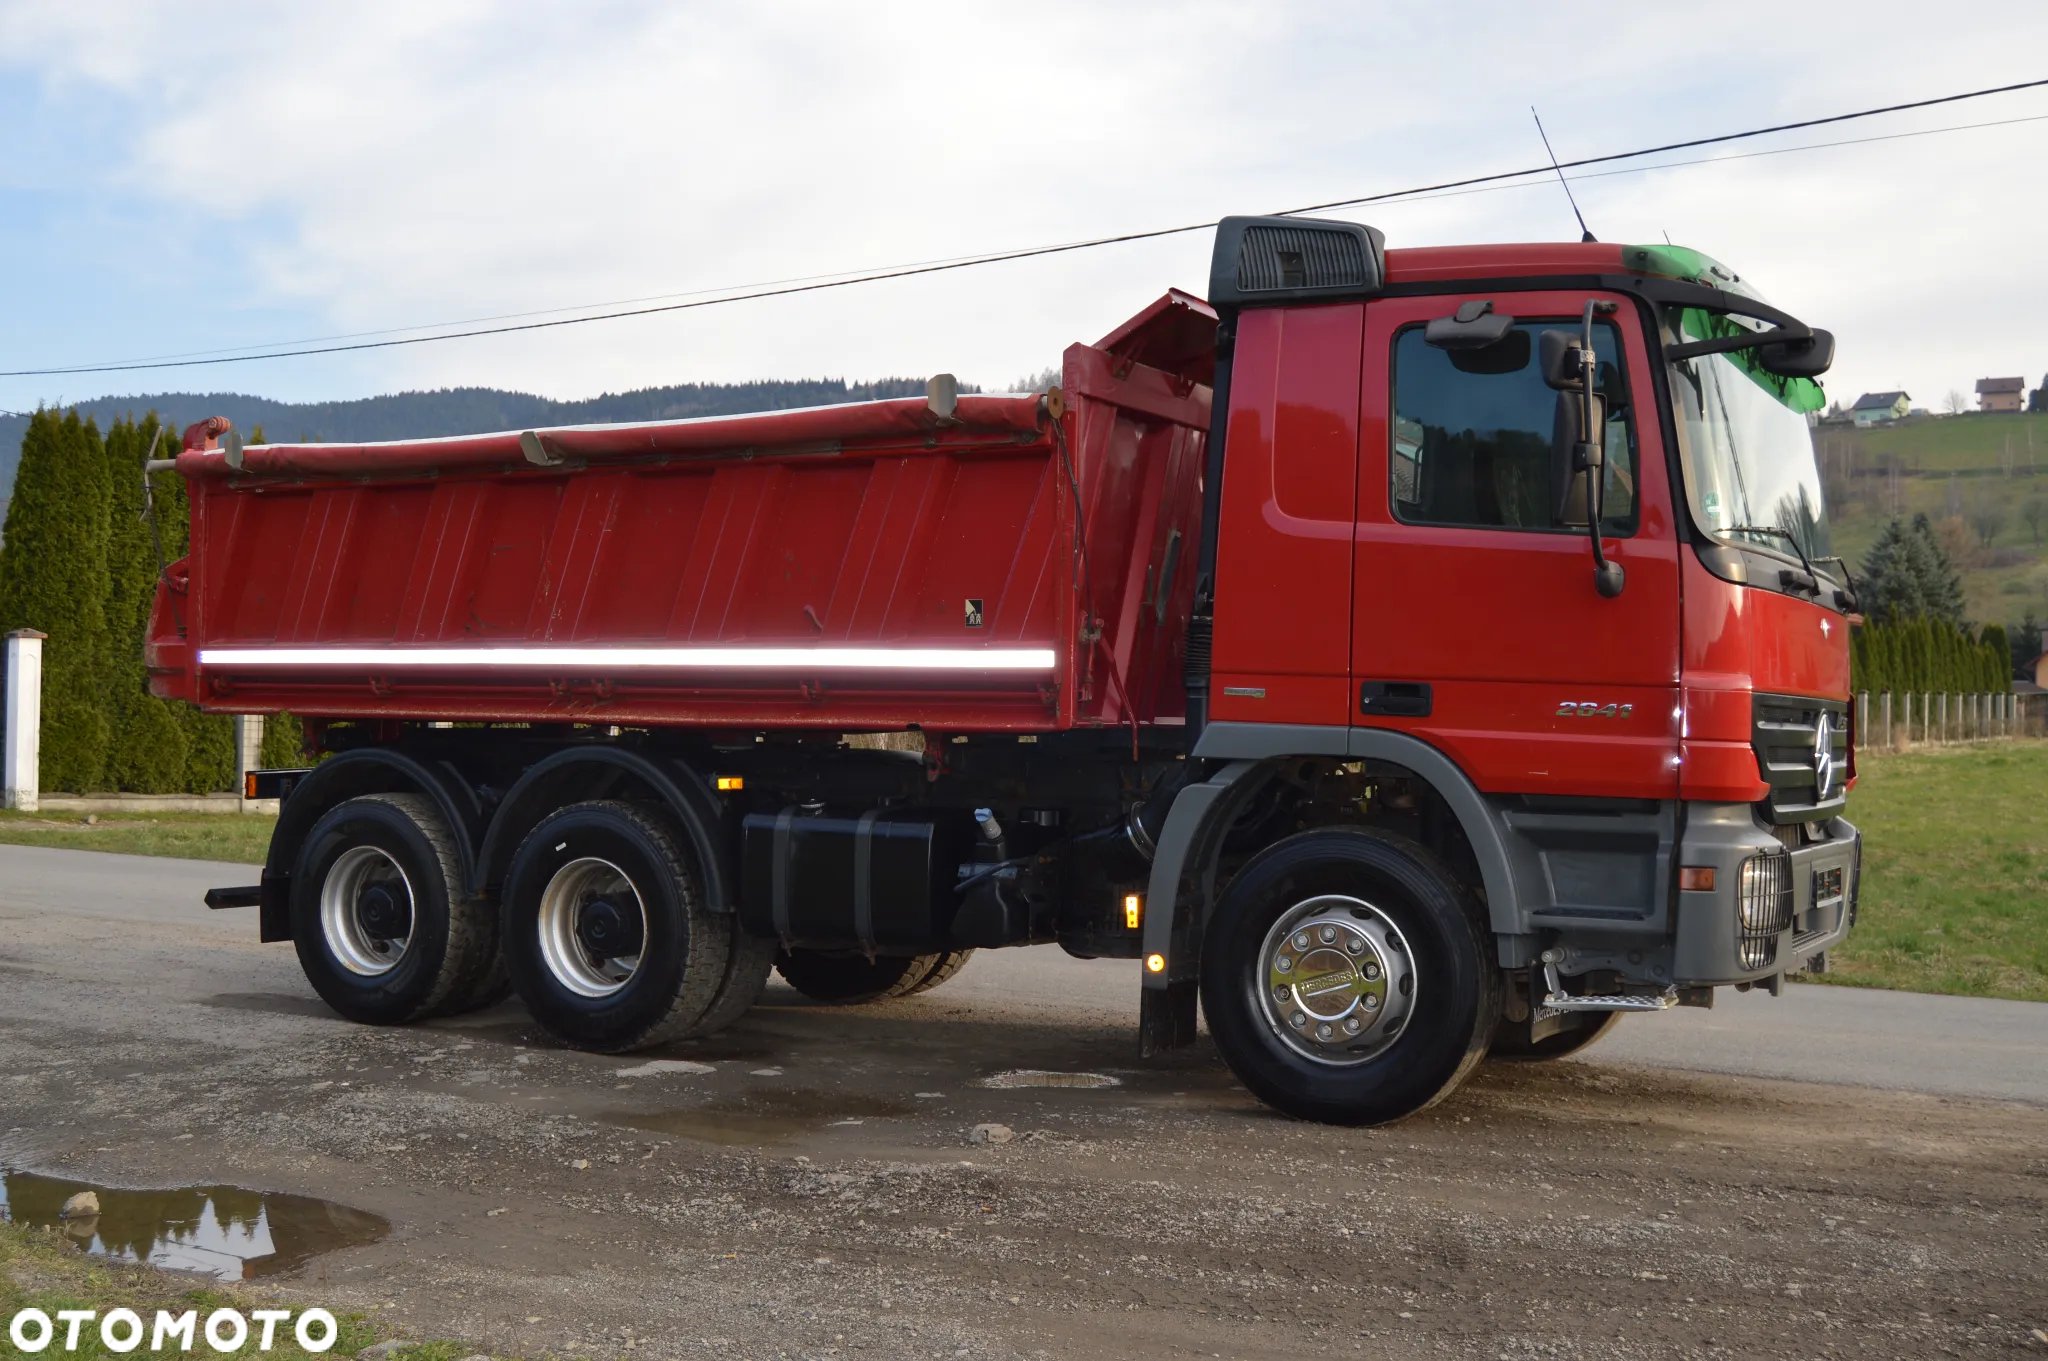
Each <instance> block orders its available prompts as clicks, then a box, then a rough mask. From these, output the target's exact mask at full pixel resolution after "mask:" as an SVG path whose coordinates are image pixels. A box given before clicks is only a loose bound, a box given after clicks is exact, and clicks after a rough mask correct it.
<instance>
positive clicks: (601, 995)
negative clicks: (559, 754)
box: [500, 800, 733, 1053]
mask: <svg viewBox="0 0 2048 1361" xmlns="http://www.w3.org/2000/svg"><path fill="white" fill-rule="evenodd" d="M683 847H684V842H683V838H682V835H681V834H680V833H679V832H678V831H677V830H676V829H675V828H674V826H673V825H671V824H670V822H669V821H668V819H667V818H665V817H663V816H661V815H659V814H657V813H654V812H652V811H650V810H648V809H645V808H642V807H639V806H638V805H635V804H629V803H620V802H614V801H608V800H607V801H597V802H592V803H578V804H571V805H570V806H568V807H567V808H563V809H559V810H557V811H556V812H554V813H551V814H549V815H548V816H547V817H546V818H544V819H542V821H541V823H540V825H539V826H537V827H535V828H534V829H533V830H532V831H531V832H529V833H527V836H526V839H525V840H524V841H522V842H521V843H520V845H519V849H518V850H517V851H516V852H514V853H513V856H512V867H511V870H510V872H509V873H508V874H507V875H506V877H505V890H504V895H503V905H502V908H501V912H502V924H501V927H500V936H501V939H502V941H503V949H504V954H505V966H506V969H507V971H508V972H509V973H510V975H511V978H512V985H513V987H514V988H515V989H516V990H517V991H518V993H519V997H520V1000H522V1001H523V1002H525V1003H526V1007H527V1010H529V1011H530V1012H532V1013H533V1018H534V1019H535V1020H536V1021H538V1022H540V1023H541V1025H543V1026H545V1027H546V1028H547V1029H548V1030H549V1031H551V1032H552V1033H554V1034H555V1035H558V1036H560V1037H561V1038H562V1039H564V1040H566V1041H568V1042H569V1043H570V1044H573V1045H577V1046H579V1047H581V1048H585V1049H596V1050H600V1051H604V1052H611V1053H616V1052H619V1051H623V1050H628V1049H637V1048H641V1047H644V1046H646V1045H651V1044H659V1043H662V1042H663V1041H666V1040H675V1039H681V1038H683V1037H685V1036H687V1035H690V1034H694V1033H696V1030H697V1028H698V1027H699V1026H700V1025H701V1024H702V1023H703V1021H704V1019H705V1017H706V1016H707V1015H708V1014H709V1012H710V1011H711V1008H712V1005H713V1003H714V1002H715V1001H717V1000H718V995H719V992H720V989H721V988H722V987H723V986H724V984H725V983H726V977H727V969H728V967H729V965H730V964H731V962H732V961H731V954H732V945H733V940H732V924H731V921H730V919H728V918H724V917H715V916H713V915H712V914H710V913H709V912H706V911H705V910H704V906H703V895H702V893H701V892H700V891H699V888H698V883H697V875H696V871H695V869H694V867H693V866H692V864H691V863H690V860H689V858H688V856H687V854H686V853H685V851H684V849H683Z"/></svg>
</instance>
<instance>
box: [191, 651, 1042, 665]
mask: <svg viewBox="0 0 2048 1361" xmlns="http://www.w3.org/2000/svg"><path fill="white" fill-rule="evenodd" d="M1056 660H1057V658H1056V657H1055V655H1054V653H1053V650H1052V649H1051V648H1049V647H1040V648H993V647H990V648H979V647H904V648H890V647H225V648H202V649H201V650H200V653H199V664H200V665H201V666H269V667H277V666H334V667H375V668H380V669H385V670H389V669H392V668H397V667H409V668H418V667H437V666H438V667H463V666H502V667H525V668H536V669H546V668H553V669H556V670H559V669H561V668H563V667H590V668H597V669H609V670H618V669H623V668H634V669H649V670H660V669H663V668H672V669H678V670H689V669H699V670H701V669H714V670H722V671H734V670H749V669H776V670H779V669H787V668H792V667H797V668H808V669H812V670H834V671H1050V670H1052V669H1053V666H1054V663H1055V662H1056Z"/></svg>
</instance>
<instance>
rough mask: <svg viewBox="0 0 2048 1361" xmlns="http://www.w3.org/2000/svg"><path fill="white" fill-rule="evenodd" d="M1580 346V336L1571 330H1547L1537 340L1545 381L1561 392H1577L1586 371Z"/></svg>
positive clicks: (1538, 358) (1538, 355)
mask: <svg viewBox="0 0 2048 1361" xmlns="http://www.w3.org/2000/svg"><path fill="white" fill-rule="evenodd" d="M1579 347H1580V341H1579V338H1578V337H1577V336H1575V335H1573V334H1572V333H1571V332H1570V331H1545V332H1544V333H1543V334H1542V336H1541V337H1540V338H1539V339H1538V340H1537V342H1536V355H1537V360H1536V362H1537V364H1538V365H1539V366H1540V367H1541V368H1542V370H1543V381H1544V382H1545V383H1548V384H1549V385H1550V386H1551V387H1552V388H1554V389H1556V390H1557V391H1559V392H1577V391H1578V390H1579V383H1580V379H1581V375H1582V374H1583V373H1584V369H1583V368H1582V367H1581V365H1580V362H1579Z"/></svg>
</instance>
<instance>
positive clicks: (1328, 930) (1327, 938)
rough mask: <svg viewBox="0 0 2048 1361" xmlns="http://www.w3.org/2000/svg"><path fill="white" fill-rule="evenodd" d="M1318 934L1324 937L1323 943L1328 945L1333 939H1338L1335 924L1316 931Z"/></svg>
mask: <svg viewBox="0 0 2048 1361" xmlns="http://www.w3.org/2000/svg"><path fill="white" fill-rule="evenodd" d="M1316 934H1317V935H1318V936H1321V937H1322V939H1323V944H1325V945H1328V944H1329V943H1330V942H1331V941H1333V940H1335V939H1337V928H1336V927H1334V926H1326V927H1324V928H1323V929H1322V930H1320V931H1318V932H1316Z"/></svg>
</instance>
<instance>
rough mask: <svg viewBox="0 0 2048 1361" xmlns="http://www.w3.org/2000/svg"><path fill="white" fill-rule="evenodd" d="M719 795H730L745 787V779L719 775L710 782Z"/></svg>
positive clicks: (736, 776) (737, 776)
mask: <svg viewBox="0 0 2048 1361" xmlns="http://www.w3.org/2000/svg"><path fill="white" fill-rule="evenodd" d="M711 783H712V784H713V785H715V786H717V788H718V792H719V793H721V794H731V793H735V792H737V791H738V790H742V789H745V788H746V787H747V782H746V779H745V778H744V777H742V776H739V775H721V776H719V777H718V778H717V779H715V780H713V781H712V782H711Z"/></svg>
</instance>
